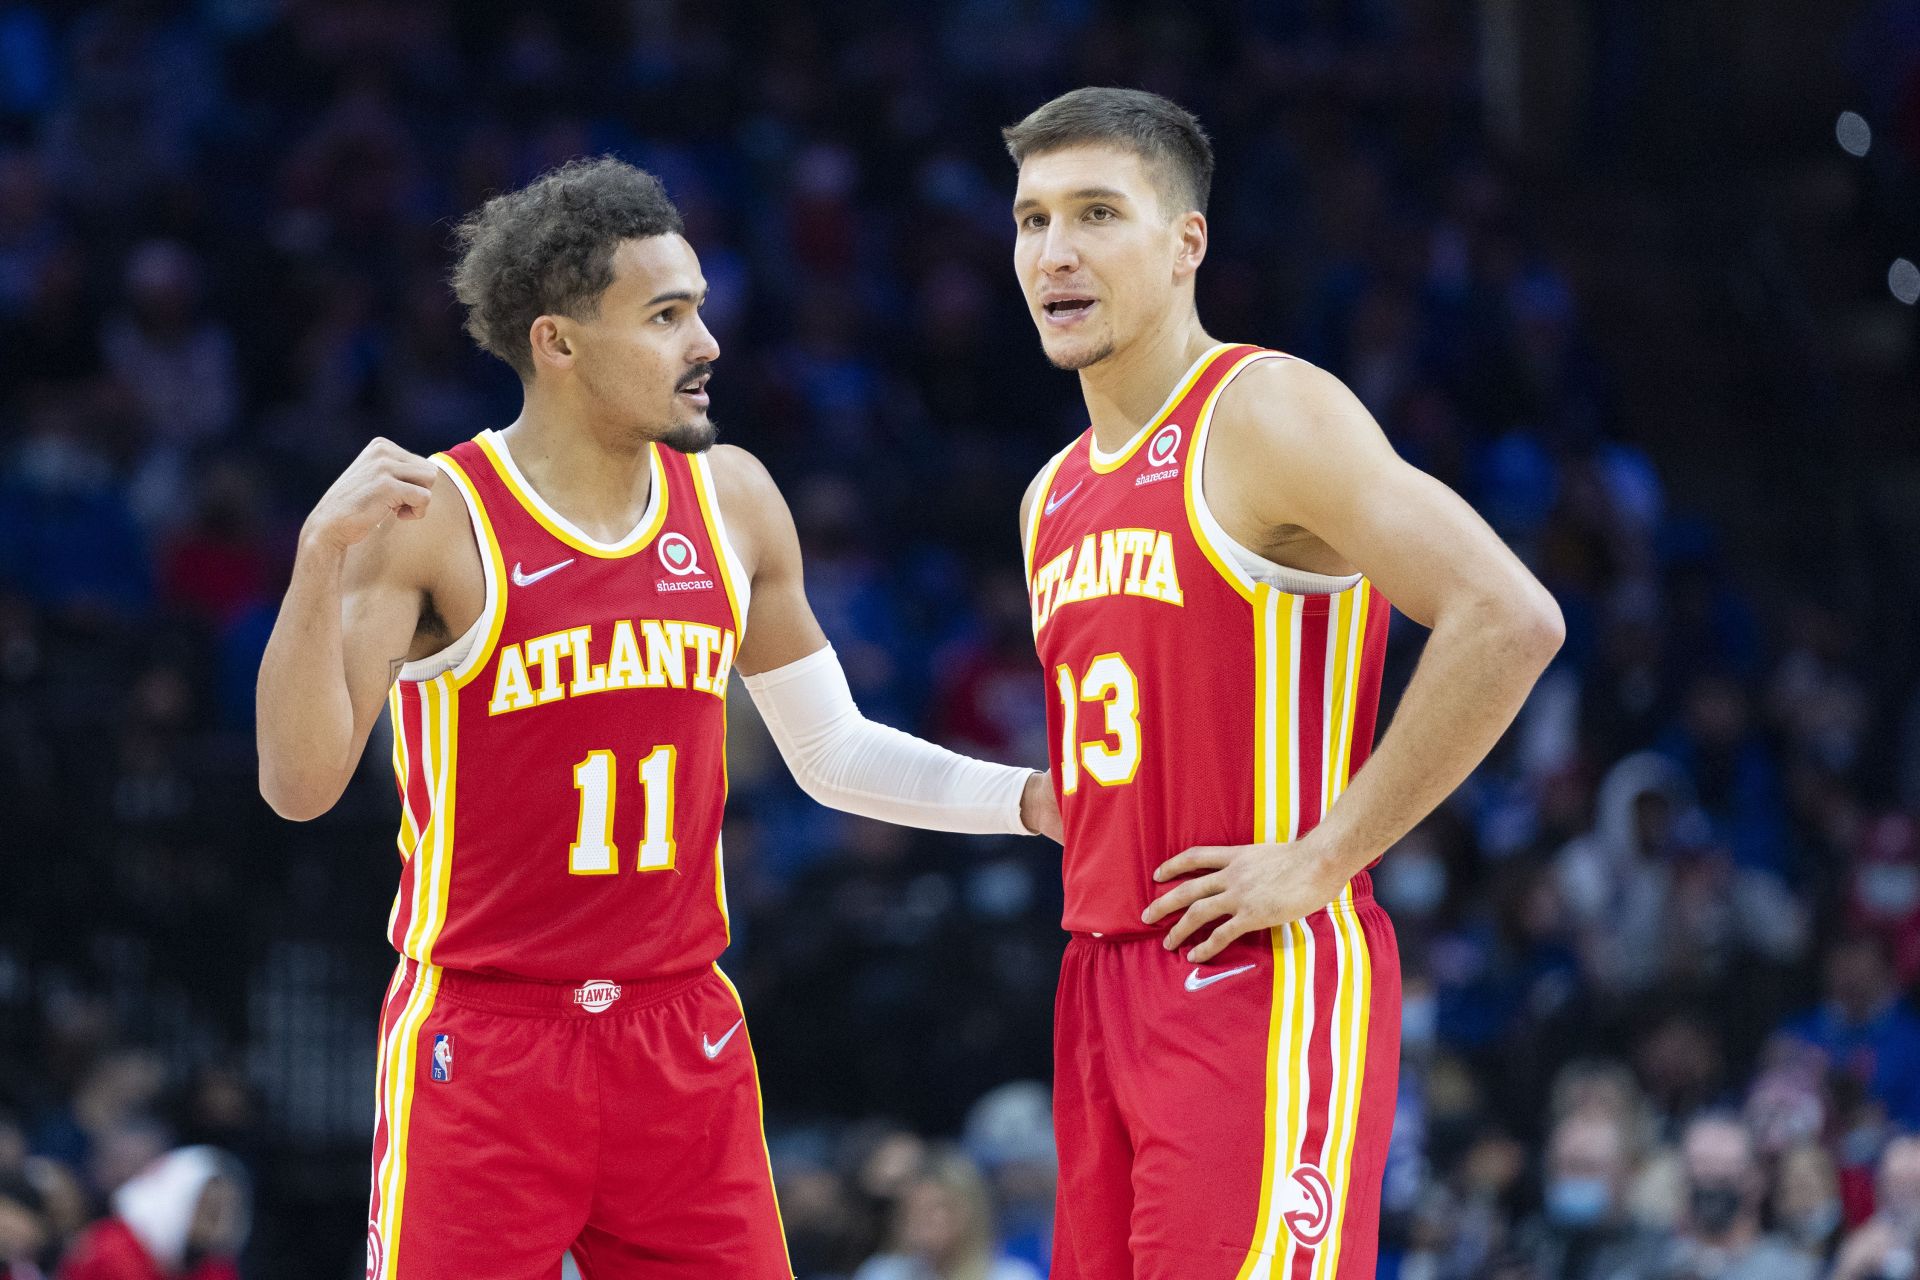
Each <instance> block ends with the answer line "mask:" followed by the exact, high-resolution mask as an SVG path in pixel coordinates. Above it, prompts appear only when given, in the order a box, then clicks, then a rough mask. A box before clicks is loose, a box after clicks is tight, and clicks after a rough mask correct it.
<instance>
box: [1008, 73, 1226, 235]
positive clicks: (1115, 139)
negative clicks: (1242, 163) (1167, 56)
mask: <svg viewBox="0 0 1920 1280" xmlns="http://www.w3.org/2000/svg"><path fill="white" fill-rule="evenodd" d="M1000 137H1001V139H1002V140H1003V141H1005V142H1006V144H1007V154H1008V155H1011V156H1012V157H1013V162H1014V163H1015V164H1016V165H1017V164H1020V163H1022V162H1024V161H1025V160H1026V158H1027V157H1028V156H1033V155H1040V154H1042V153H1044V152H1048V151H1058V150H1060V149H1061V148H1062V147H1075V146H1082V145H1084V144H1087V143H1108V144H1111V145H1114V146H1121V147H1126V148H1129V149H1130V150H1132V151H1134V152H1136V153H1137V154H1139V155H1140V156H1141V157H1143V158H1144V159H1145V160H1146V161H1147V164H1148V165H1149V166H1150V168H1151V169H1152V170H1153V174H1154V177H1155V179H1156V183H1155V185H1156V186H1157V187H1158V188H1159V194H1160V195H1161V196H1162V197H1164V198H1165V199H1166V209H1165V212H1166V213H1167V214H1168V215H1169V216H1171V215H1173V214H1175V213H1180V212H1183V211H1185V210H1188V209H1194V210H1197V211H1199V212H1200V213H1205V212H1206V211H1207V196H1208V194H1209V192H1210V189H1211V188H1212V186H1213V144H1212V143H1211V142H1209V141H1208V139H1207V131H1206V130H1205V129H1203V128H1201V127H1200V122H1199V121H1198V120H1196V119H1194V118H1193V114H1192V113H1191V112H1189V111H1187V110H1185V109H1184V108H1182V107H1181V106H1180V105H1179V104H1178V103H1175V102H1171V101H1169V100H1167V99H1166V98H1163V97H1161V96H1160V95H1159V94H1157V93H1148V92H1146V91H1145V90H1143V89H1102V88H1087V89H1075V90H1074V91H1073V92H1072V93H1063V94H1061V95H1060V96H1059V97H1057V98H1055V99H1054V100H1053V101H1051V102H1048V103H1046V104H1044V105H1042V106H1040V107H1037V108H1035V109H1034V111H1033V113H1032V114H1031V115H1029V116H1028V117H1027V118H1026V119H1025V120H1022V121H1021V122H1020V123H1019V124H1015V125H1009V126H1007V127H1006V128H1005V129H1002V130H1001V131H1000Z"/></svg>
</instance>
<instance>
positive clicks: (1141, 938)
mask: <svg viewBox="0 0 1920 1280" xmlns="http://www.w3.org/2000/svg"><path fill="white" fill-rule="evenodd" d="M1373 905H1374V900H1373V890H1372V889H1371V888H1368V889H1367V890H1365V891H1364V892H1363V891H1361V890H1359V889H1356V890H1355V891H1354V895H1353V900H1352V901H1351V902H1342V901H1340V900H1339V899H1337V898H1336V899H1335V900H1334V901H1332V902H1329V903H1328V904H1327V905H1326V906H1324V907H1322V908H1320V911H1330V912H1340V911H1358V910H1360V909H1361V908H1362V907H1371V906H1373ZM1313 914H1314V915H1319V914H1320V912H1319V911H1316V912H1314V913H1313ZM1179 918H1180V916H1179V914H1178V913H1177V912H1176V913H1175V914H1173V915H1171V916H1168V917H1167V918H1166V919H1165V920H1163V921H1161V922H1160V924H1159V925H1157V926H1156V927H1154V928H1152V929H1146V930H1142V929H1141V927H1140V923H1139V922H1138V921H1135V922H1133V924H1132V926H1131V927H1129V928H1127V929H1125V930H1119V929H1116V930H1114V931H1113V932H1111V933H1106V932H1099V933H1096V932H1094V931H1093V930H1090V929H1069V930H1067V933H1068V935H1069V936H1070V937H1072V939H1073V940H1074V941H1075V942H1091V943H1096V944H1099V945H1102V946H1104V945H1106V944H1108V943H1112V944H1115V945H1119V944H1122V943H1128V942H1156V943H1157V942H1159V941H1160V940H1161V939H1162V938H1165V937H1166V936H1167V930H1169V929H1171V928H1172V927H1173V923H1174V921H1176V920H1178V919H1179ZM1247 936H1249V937H1251V936H1253V935H1251V934H1249V935H1247ZM1195 940H1196V941H1197V938H1196V939H1195Z"/></svg>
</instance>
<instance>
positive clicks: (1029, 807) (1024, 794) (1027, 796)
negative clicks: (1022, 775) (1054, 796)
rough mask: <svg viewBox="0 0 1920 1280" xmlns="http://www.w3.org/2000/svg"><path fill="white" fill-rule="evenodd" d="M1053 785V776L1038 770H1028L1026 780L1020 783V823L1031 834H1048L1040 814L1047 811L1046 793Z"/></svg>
mask: <svg viewBox="0 0 1920 1280" xmlns="http://www.w3.org/2000/svg"><path fill="white" fill-rule="evenodd" d="M1052 786H1053V780H1052V778H1051V777H1049V776H1048V775H1047V774H1044V773H1041V772H1038V771H1037V770H1028V772H1027V779H1026V781H1025V782H1023V783H1021V785H1020V825H1021V826H1022V827H1024V828H1026V832H1027V834H1028V835H1030V836H1037V835H1044V834H1046V833H1045V832H1044V831H1043V830H1042V829H1041V827H1042V824H1041V821H1040V815H1041V814H1042V813H1044V812H1045V805H1046V799H1045V793H1046V792H1047V790H1049V789H1050V788H1051V787H1052Z"/></svg>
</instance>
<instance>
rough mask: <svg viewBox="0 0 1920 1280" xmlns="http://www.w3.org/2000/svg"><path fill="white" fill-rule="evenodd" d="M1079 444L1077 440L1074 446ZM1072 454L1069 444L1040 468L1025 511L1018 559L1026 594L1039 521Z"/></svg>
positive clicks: (1028, 588)
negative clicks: (1037, 484)
mask: <svg viewBox="0 0 1920 1280" xmlns="http://www.w3.org/2000/svg"><path fill="white" fill-rule="evenodd" d="M1078 443H1080V442H1079V441H1078V440H1076V441H1074V444H1078ZM1072 452H1073V445H1072V444H1070V445H1068V446H1067V447H1066V448H1064V449H1062V450H1061V451H1060V452H1058V453H1056V454H1054V455H1053V461H1051V462H1049V463H1047V465H1046V466H1044V467H1042V468H1040V487H1039V488H1038V489H1036V490H1035V491H1034V494H1033V506H1031V507H1029V508H1028V509H1027V527H1026V528H1025V529H1023V530H1021V532H1020V557H1021V559H1022V560H1023V561H1024V562H1025V564H1026V566H1027V594H1028V596H1029V597H1031V596H1032V594H1033V557H1034V554H1035V552H1036V551H1037V550H1038V548H1039V546H1040V521H1041V520H1042V519H1043V518H1044V517H1045V516H1046V513H1047V500H1048V499H1049V498H1050V497H1052V496H1053V478H1054V477H1055V476H1057V475H1059V474H1060V465H1061V464H1062V463H1064V462H1065V461H1066V460H1067V455H1068V454H1070V453H1072Z"/></svg>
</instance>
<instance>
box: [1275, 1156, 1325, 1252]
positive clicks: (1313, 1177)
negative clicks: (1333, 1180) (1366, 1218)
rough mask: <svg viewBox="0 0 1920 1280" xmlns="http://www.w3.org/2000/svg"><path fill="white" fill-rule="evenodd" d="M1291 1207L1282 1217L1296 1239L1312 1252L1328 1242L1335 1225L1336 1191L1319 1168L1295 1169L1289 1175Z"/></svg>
mask: <svg viewBox="0 0 1920 1280" xmlns="http://www.w3.org/2000/svg"><path fill="white" fill-rule="evenodd" d="M1287 1181H1288V1184H1289V1185H1290V1186H1291V1187H1292V1189H1293V1194H1292V1196H1291V1197H1290V1198H1291V1201H1292V1205H1291V1207H1290V1208H1288V1209H1286V1210H1285V1211H1284V1212H1282V1213H1281V1215H1280V1220H1281V1221H1282V1222H1284V1223H1286V1224H1287V1230H1289V1231H1291V1232H1293V1238H1294V1239H1295V1240H1298V1241H1299V1242H1300V1243H1301V1244H1303V1245H1306V1246H1307V1247H1308V1248H1309V1249H1311V1248H1313V1247H1314V1246H1315V1245H1317V1244H1319V1243H1320V1242H1321V1241H1322V1240H1325V1239H1326V1238H1327V1228H1329V1227H1331V1226H1332V1225H1333V1187H1332V1185H1331V1184H1329V1183H1328V1182H1327V1175H1326V1174H1324V1173H1322V1172H1320V1168H1319V1166H1318V1165H1311V1164H1302V1165H1295V1166H1294V1169H1293V1172H1292V1173H1290V1174H1288V1175H1287Z"/></svg>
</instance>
